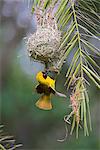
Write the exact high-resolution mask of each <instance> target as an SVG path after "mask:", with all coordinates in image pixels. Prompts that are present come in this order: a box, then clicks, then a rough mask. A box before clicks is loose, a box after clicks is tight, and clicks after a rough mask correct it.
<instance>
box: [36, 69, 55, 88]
mask: <svg viewBox="0 0 100 150" xmlns="http://www.w3.org/2000/svg"><path fill="white" fill-rule="evenodd" d="M36 80H37V81H38V82H39V83H41V84H45V85H47V86H48V87H51V88H55V80H53V79H51V78H50V77H49V76H47V78H46V79H45V78H44V77H43V73H42V72H41V71H40V72H38V73H37V75H36Z"/></svg>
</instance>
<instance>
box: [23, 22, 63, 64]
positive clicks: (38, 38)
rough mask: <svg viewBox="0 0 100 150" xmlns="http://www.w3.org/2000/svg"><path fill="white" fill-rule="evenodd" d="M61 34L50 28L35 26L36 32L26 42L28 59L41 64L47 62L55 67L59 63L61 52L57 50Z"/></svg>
mask: <svg viewBox="0 0 100 150" xmlns="http://www.w3.org/2000/svg"><path fill="white" fill-rule="evenodd" d="M60 42H61V33H60V31H59V30H58V29H54V28H53V27H50V26H44V27H43V26H41V25H38V26H37V31H36V32H35V33H33V34H31V35H30V36H29V37H28V38H27V40H26V43H27V50H28V55H29V57H31V58H33V59H34V60H37V61H40V62H42V63H46V62H48V63H49V64H51V65H53V66H55V65H56V64H57V62H59V60H60V57H61V53H62V51H61V50H60V49H59V46H60Z"/></svg>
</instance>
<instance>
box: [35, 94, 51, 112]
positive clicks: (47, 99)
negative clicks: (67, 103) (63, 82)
mask: <svg viewBox="0 0 100 150" xmlns="http://www.w3.org/2000/svg"><path fill="white" fill-rule="evenodd" d="M36 106H37V107H38V108H40V109H44V110H50V109H52V104H51V95H45V94H44V95H42V96H41V97H40V99H39V100H38V101H37V102H36Z"/></svg>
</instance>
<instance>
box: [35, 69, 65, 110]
mask: <svg viewBox="0 0 100 150" xmlns="http://www.w3.org/2000/svg"><path fill="white" fill-rule="evenodd" d="M36 80H37V81H38V82H39V84H38V85H37V86H36V91H37V93H39V94H43V95H42V96H41V97H40V99H39V100H38V101H37V102H36V106H37V107H38V108H40V109H44V110H50V109H52V104H51V95H52V94H56V95H59V96H61V97H66V95H64V94H62V93H59V92H57V91H56V90H55V80H54V79H52V78H51V77H49V76H48V75H47V72H41V71H40V72H38V73H37V75H36Z"/></svg>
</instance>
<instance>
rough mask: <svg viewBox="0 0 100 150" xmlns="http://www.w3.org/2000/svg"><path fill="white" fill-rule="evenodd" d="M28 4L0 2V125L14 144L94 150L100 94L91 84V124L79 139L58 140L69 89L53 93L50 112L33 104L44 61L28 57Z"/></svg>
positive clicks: (98, 139)
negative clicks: (26, 40)
mask: <svg viewBox="0 0 100 150" xmlns="http://www.w3.org/2000/svg"><path fill="white" fill-rule="evenodd" d="M30 5H31V4H30ZM30 5H27V3H25V2H24V1H23V0H22V1H18V0H12V1H10V0H3V1H2V0H1V1H0V18H1V23H0V56H1V57H0V67H1V68H0V75H1V87H0V89H1V92H0V93H1V102H0V113H1V120H0V124H3V125H4V131H5V132H7V133H9V134H10V135H14V138H15V139H16V140H17V143H22V144H23V147H22V148H19V149H27V150H29V149H44V150H54V149H57V150H65V149H66V150H67V149H68V150H72V149H76V150H85V149H86V150H99V149H100V116H99V115H100V94H99V90H98V89H97V88H96V87H95V85H94V84H92V83H91V86H90V87H88V92H89V96H90V109H91V118H92V127H93V131H92V133H90V136H89V137H84V135H83V131H82V130H81V131H80V133H79V134H80V135H79V139H78V140H76V139H75V133H74V134H73V135H72V136H69V137H68V138H67V139H66V141H65V142H58V141H57V139H61V138H63V137H64V135H65V124H64V121H63V117H64V115H66V114H68V113H70V111H71V110H70V109H69V105H70V102H69V94H68V97H67V99H62V98H58V97H56V96H53V98H52V103H53V109H52V110H51V111H43V110H39V109H38V108H36V107H35V102H36V101H37V100H38V98H39V95H38V94H37V93H36V92H35V91H34V89H35V86H36V84H37V83H36V81H35V75H36V73H37V72H38V71H39V70H43V68H44V66H43V65H41V64H39V63H36V62H33V61H31V60H29V58H28V56H27V52H26V47H25V42H24V40H23V38H24V37H25V36H28V34H29V33H33V32H34V31H35V29H36V26H35V21H34V20H35V18H34V16H31V14H30V11H31V8H30ZM97 44H98V43H97ZM67 67H68V66H67ZM65 72H66V66H64V67H63V69H62V73H61V74H60V75H59V77H58V80H57V89H58V91H61V92H64V93H66V90H65V89H64V88H63V83H64V80H65V79H64V78H65Z"/></svg>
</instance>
